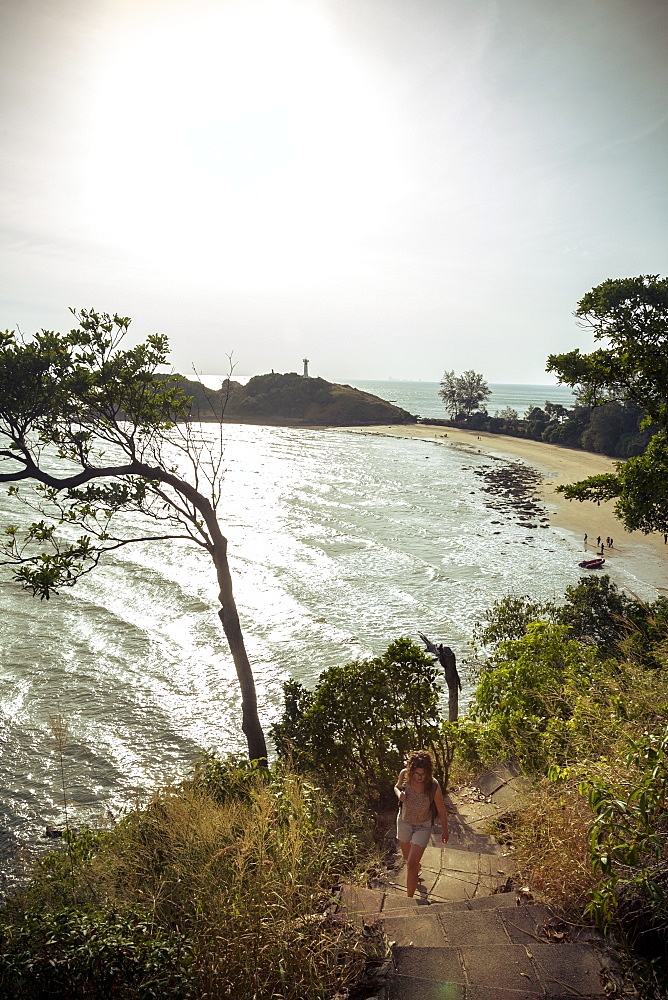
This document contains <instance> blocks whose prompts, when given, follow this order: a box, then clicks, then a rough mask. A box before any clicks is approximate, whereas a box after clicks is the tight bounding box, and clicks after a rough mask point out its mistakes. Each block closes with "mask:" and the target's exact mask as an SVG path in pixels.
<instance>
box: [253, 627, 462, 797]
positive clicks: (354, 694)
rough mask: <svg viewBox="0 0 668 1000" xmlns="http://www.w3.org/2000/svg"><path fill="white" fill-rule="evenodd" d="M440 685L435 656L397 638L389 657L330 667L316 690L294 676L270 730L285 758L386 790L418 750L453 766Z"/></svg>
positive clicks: (337, 777)
mask: <svg viewBox="0 0 668 1000" xmlns="http://www.w3.org/2000/svg"><path fill="white" fill-rule="evenodd" d="M440 690H441V689H440V686H439V684H438V683H437V680H436V669H435V667H434V663H433V660H432V659H431V657H427V656H425V654H424V653H423V652H422V650H421V649H420V647H419V646H417V645H415V644H414V643H412V642H411V641H410V640H409V639H397V640H395V641H394V642H392V643H391V644H390V645H389V646H388V648H387V650H386V651H385V653H383V655H382V656H376V657H374V658H373V659H367V660H361V661H357V660H356V661H354V662H353V663H347V664H346V665H345V666H342V667H329V668H328V669H327V670H325V671H324V672H323V673H322V674H321V675H320V677H319V678H318V683H317V685H316V688H315V690H314V691H309V690H308V689H307V688H305V687H304V686H303V685H302V684H300V683H299V682H298V681H295V680H290V681H287V682H286V683H285V684H284V685H283V695H284V711H283V716H282V718H281V719H280V720H279V721H278V722H277V723H275V725H273V726H272V727H271V730H270V735H271V738H272V740H273V741H274V744H275V746H276V750H277V752H278V754H279V756H281V757H288V758H290V759H292V760H293V762H294V763H295V764H297V765H298V766H300V767H303V768H305V769H307V770H310V771H318V772H324V773H325V774H327V775H328V776H329V778H330V779H334V780H338V781H341V780H345V781H347V782H353V783H354V784H356V785H358V786H359V787H360V788H362V789H363V788H366V789H374V790H376V791H377V792H378V793H380V794H381V795H382V794H383V793H387V791H388V790H389V788H391V787H392V784H393V783H394V779H395V778H396V775H397V773H398V772H399V770H400V769H401V768H402V767H403V766H404V763H405V759H406V755H407V754H408V752H409V751H410V750H414V749H415V748H416V747H425V748H428V747H431V748H432V749H433V750H434V752H435V755H436V758H437V763H438V765H439V767H440V768H441V769H443V770H445V771H447V765H448V763H449V759H448V756H447V752H446V751H445V749H444V748H443V746H442V743H441V719H440V713H439V704H438V701H439V694H440Z"/></svg>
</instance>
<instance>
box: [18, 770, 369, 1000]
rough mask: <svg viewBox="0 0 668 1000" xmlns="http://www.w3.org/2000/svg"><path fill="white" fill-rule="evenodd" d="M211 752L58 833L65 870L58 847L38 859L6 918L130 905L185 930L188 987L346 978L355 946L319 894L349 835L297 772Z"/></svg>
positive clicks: (206, 993) (235, 988)
mask: <svg viewBox="0 0 668 1000" xmlns="http://www.w3.org/2000/svg"><path fill="white" fill-rule="evenodd" d="M219 763H220V762H215V761H213V759H212V758H209V760H208V762H207V763H206V764H205V766H204V768H203V769H201V770H200V772H199V774H198V775H197V776H196V778H195V779H194V780H193V781H190V782H188V783H186V784H184V785H180V786H178V787H172V788H164V789H162V790H160V791H159V792H156V793H155V794H154V795H153V797H152V799H151V800H150V802H148V803H147V804H146V805H145V806H144V807H143V808H141V809H133V810H132V811H131V812H130V813H129V814H128V815H126V816H125V817H124V819H123V820H122V821H121V822H120V823H119V824H118V826H117V827H116V828H115V829H113V830H110V831H107V832H104V833H96V834H92V833H90V832H89V831H84V833H83V834H81V835H80V836H79V837H71V838H70V839H71V846H72V857H73V858H74V866H73V870H74V876H73V877H72V874H71V870H70V869H71V864H70V863H66V858H65V857H64V856H63V855H60V856H59V857H55V856H54V857H51V858H50V859H49V860H48V861H47V862H44V863H42V864H41V865H40V867H39V869H38V871H37V872H36V873H35V877H34V879H33V881H32V883H31V885H30V886H29V887H28V888H27V889H26V890H25V891H24V892H23V893H21V894H20V895H19V896H18V897H17V898H16V899H14V900H13V901H12V903H11V905H10V908H9V911H8V916H9V920H10V921H12V920H13V921H15V922H16V921H19V922H20V921H21V920H25V919H26V917H27V916H28V915H29V914H34V912H35V911H36V910H37V911H39V912H41V913H42V914H43V916H44V920H45V921H48V920H50V919H53V915H54V914H57V913H58V912H61V911H62V910H63V908H71V907H73V906H78V907H79V908H81V907H82V906H83V907H84V908H86V907H88V908H89V909H92V910H99V909H100V908H107V910H109V909H111V910H113V911H114V912H130V911H132V912H139V911H140V912H141V913H142V914H144V915H148V918H149V920H150V922H152V926H154V927H155V928H158V929H160V931H161V933H172V934H174V935H178V936H180V940H183V941H185V942H186V943H187V951H188V954H189V955H191V956H192V962H191V969H190V965H189V974H190V971H192V984H193V985H192V993H191V995H192V996H194V997H202V998H204V997H221V998H222V997H238V998H244V1000H246V998H248V1000H252V998H256V1000H264V998H267V1000H269V998H277V997H281V998H285V1000H309V998H314V1000H315V998H326V997H327V998H329V997H332V996H334V995H335V994H336V993H337V992H340V991H343V990H345V989H346V988H347V986H348V985H349V984H350V983H352V982H353V981H354V980H355V979H356V978H357V976H358V974H359V972H360V971H361V969H362V967H363V966H364V964H365V961H366V955H365V952H364V949H363V947H362V946H361V944H360V942H359V936H358V933H357V931H356V929H355V927H354V926H353V925H351V924H348V923H346V922H345V921H342V920H340V919H339V918H337V917H335V916H334V915H333V906H332V898H333V891H334V889H335V887H336V886H337V884H338V883H339V882H340V880H341V879H342V878H344V877H349V876H350V873H351V870H352V868H353V867H354V865H355V863H357V862H359V861H361V860H362V859H363V856H364V855H363V848H362V845H361V844H360V843H359V842H358V841H357V840H356V839H355V838H351V837H350V836H347V837H341V835H340V834H339V833H338V829H337V828H338V822H337V820H336V817H335V816H332V815H331V812H330V811H329V809H328V805H327V803H326V802H325V801H324V800H323V798H322V796H321V794H320V793H319V791H318V789H317V788H315V787H314V786H312V785H309V784H308V783H307V782H305V781H304V780H303V779H300V778H299V777H297V776H296V775H294V774H292V773H290V772H287V771H286V772H284V773H283V774H281V775H280V776H275V777H274V778H273V779H272V780H269V781H268V780H267V779H266V778H263V776H262V775H261V774H259V773H253V772H251V771H245V772H242V773H241V777H239V774H238V773H237V774H236V776H234V774H233V772H234V769H233V768H227V769H226V768H225V767H223V768H222V769H221V768H220V767H219V766H218V765H219ZM216 767H218V772H216ZM221 776H222V778H223V779H225V777H226V776H227V777H228V778H229V777H230V776H233V777H234V780H233V781H232V782H231V783H230V782H228V783H227V786H226V784H225V780H222V781H221V780H220V779H221ZM54 958H58V956H55V955H54ZM189 962H190V959H189ZM184 979H185V976H184ZM0 983H2V979H1V978H0ZM17 995H21V994H18V993H17ZM25 995H26V996H29V995H31V994H29V993H26V994H25ZM63 995H64V996H66V994H63ZM73 995H74V994H73ZM88 995H89V994H88V993H87V994H86V996H88ZM129 995H132V994H129ZM167 995H168V994H167V993H164V996H165V997H166V996H167ZM90 996H91V997H93V996H97V994H95V993H94V992H92V993H90Z"/></svg>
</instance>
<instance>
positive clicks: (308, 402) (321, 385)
mask: <svg viewBox="0 0 668 1000" xmlns="http://www.w3.org/2000/svg"><path fill="white" fill-rule="evenodd" d="M179 387H180V388H181V389H182V390H183V392H185V393H186V395H187V396H190V397H192V406H191V416H192V418H193V419H194V420H204V421H206V420H219V419H220V415H221V413H224V417H225V419H226V420H229V421H231V422H237V423H244V424H276V425H279V426H334V427H345V426H357V425H359V424H404V423H415V421H416V420H417V417H415V416H413V414H412V413H409V412H408V411H407V410H402V409H401V407H399V406H394V405H393V404H392V403H388V402H387V400H384V399H379V397H378V396H373V395H372V394H371V393H369V392H362V391H361V390H360V389H353V388H352V386H349V385H337V384H336V383H335V382H327V381H326V380H325V379H323V378H308V377H307V378H304V377H303V376H302V375H297V374H296V372H289V373H287V374H285V375H281V374H278V373H275V372H272V373H271V374H270V375H256V376H255V377H254V378H252V379H250V381H249V382H248V383H247V384H246V385H241V384H240V383H239V382H234V381H232V380H227V381H225V382H223V384H222V387H221V388H220V389H217V390H211V389H207V388H206V386H203V385H202V384H201V383H200V382H192V381H190V380H188V379H185V378H184V379H180V380H179Z"/></svg>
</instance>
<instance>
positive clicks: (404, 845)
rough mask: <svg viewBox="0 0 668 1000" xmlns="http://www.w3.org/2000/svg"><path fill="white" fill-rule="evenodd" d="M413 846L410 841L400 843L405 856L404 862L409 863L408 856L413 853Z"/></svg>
mask: <svg viewBox="0 0 668 1000" xmlns="http://www.w3.org/2000/svg"><path fill="white" fill-rule="evenodd" d="M412 846H413V845H412V844H411V842H410V840H400V841H399V847H400V848H401V853H402V854H403V856H404V861H408V855H409V854H410V853H411V847H412Z"/></svg>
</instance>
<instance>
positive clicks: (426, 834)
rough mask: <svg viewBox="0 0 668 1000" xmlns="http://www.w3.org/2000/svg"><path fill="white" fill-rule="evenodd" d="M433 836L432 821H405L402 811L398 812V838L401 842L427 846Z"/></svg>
mask: <svg viewBox="0 0 668 1000" xmlns="http://www.w3.org/2000/svg"><path fill="white" fill-rule="evenodd" d="M430 837H431V823H429V824H425V823H422V824H415V823H412V824H411V823H404V821H403V820H402V818H401V813H398V814H397V840H398V841H399V842H400V843H401V844H417V845H418V847H426V846H427V844H428V843H429V838H430Z"/></svg>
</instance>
